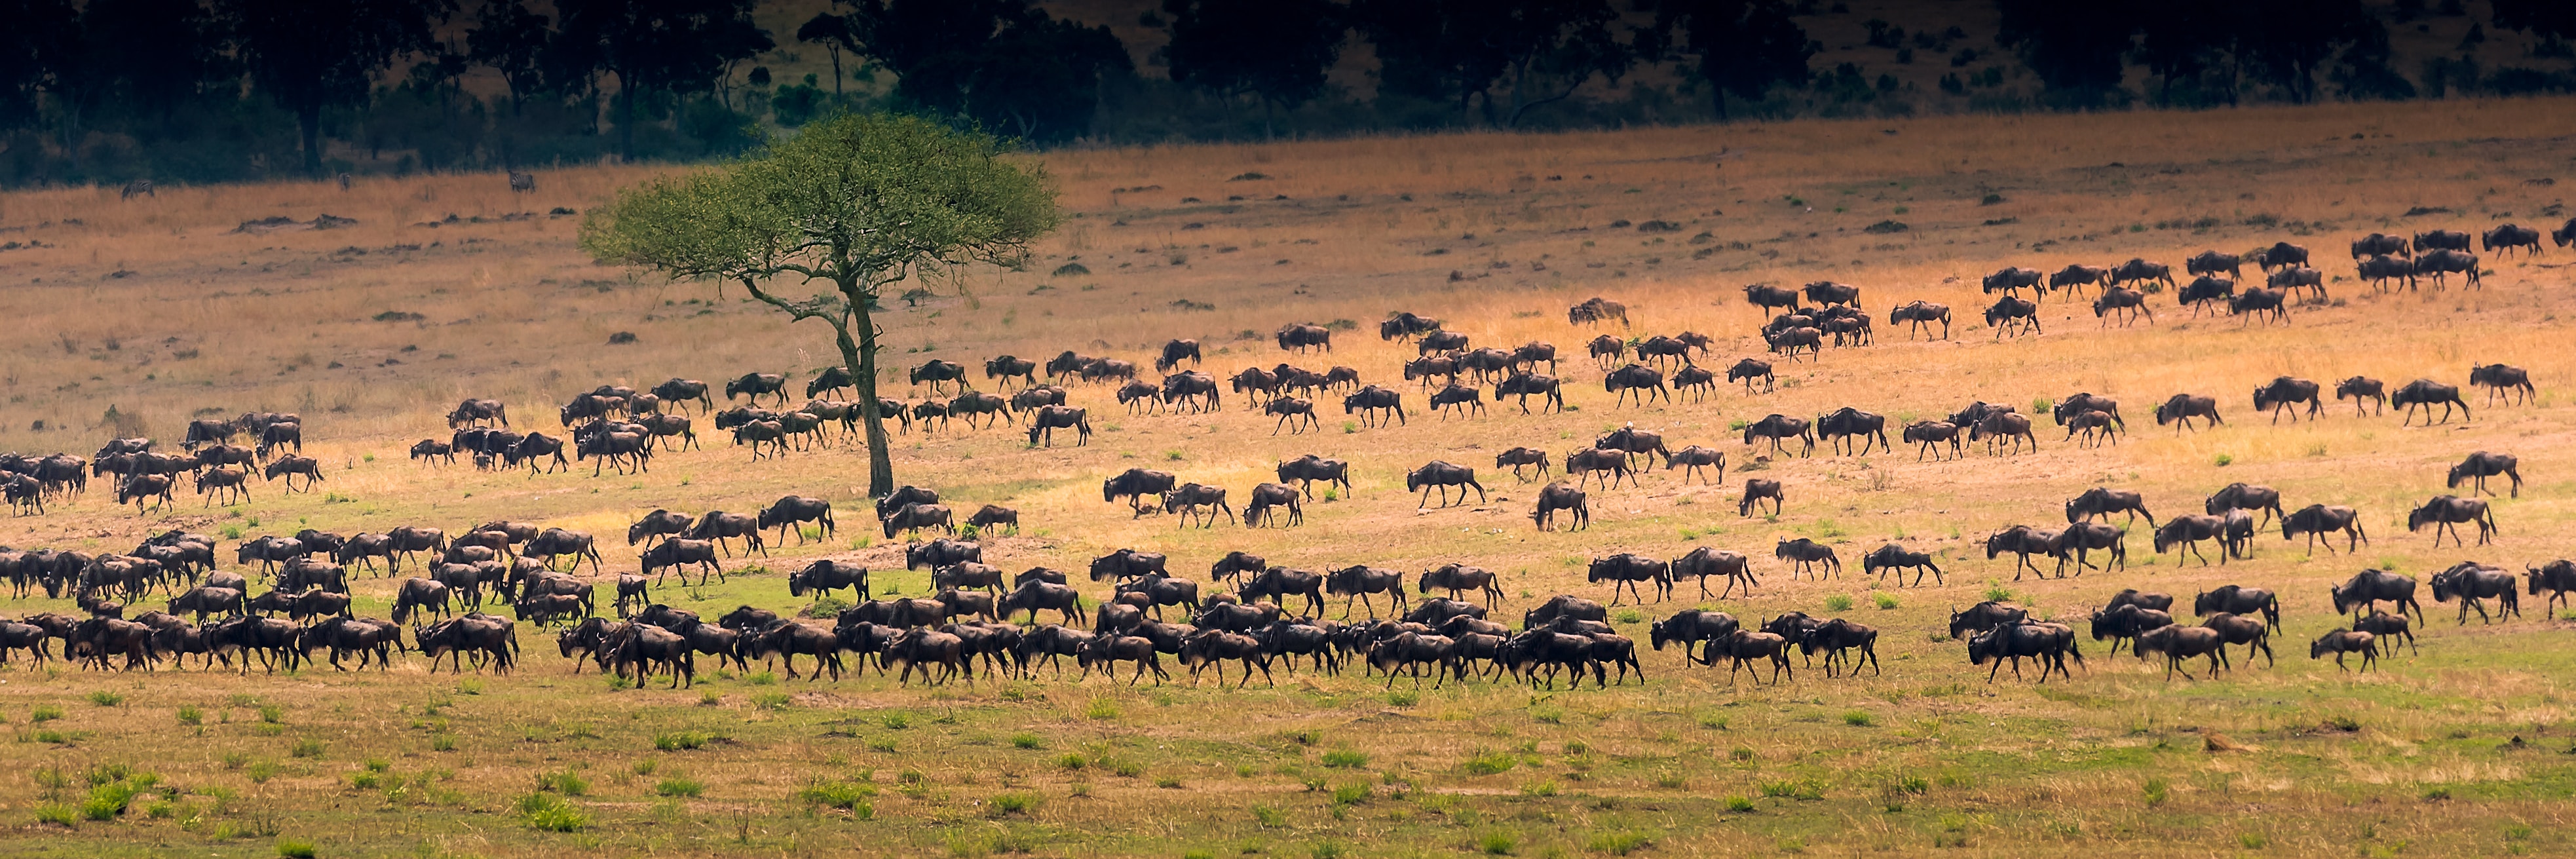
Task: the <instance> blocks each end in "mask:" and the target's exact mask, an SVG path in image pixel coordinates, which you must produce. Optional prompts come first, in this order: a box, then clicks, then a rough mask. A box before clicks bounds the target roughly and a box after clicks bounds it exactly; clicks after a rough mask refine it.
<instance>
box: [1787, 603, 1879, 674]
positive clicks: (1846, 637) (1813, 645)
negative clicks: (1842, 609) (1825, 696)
mask: <svg viewBox="0 0 2576 859" xmlns="http://www.w3.org/2000/svg"><path fill="white" fill-rule="evenodd" d="M1798 647H1799V649H1800V650H1802V651H1804V652H1805V653H1806V654H1807V655H1809V656H1813V655H1815V653H1816V652H1817V651H1820V650H1821V651H1824V654H1825V676H1827V677H1832V676H1834V674H1835V668H1836V667H1837V666H1840V667H1843V668H1848V669H1850V671H1851V674H1852V675H1853V676H1859V674H1860V665H1861V663H1863V662H1866V663H1869V673H1870V674H1872V675H1876V674H1878V673H1880V672H1879V668H1878V630H1876V629H1872V628H1870V627H1868V626H1864V625H1861V624H1857V623H1853V622H1851V621H1849V620H1846V619H1843V618H1839V617H1838V618H1834V619H1832V620H1828V621H1825V622H1824V623H1822V624H1819V625H1817V626H1816V628H1814V629H1810V630H1807V632H1806V634H1805V635H1804V636H1803V640H1802V641H1800V642H1799V643H1798ZM1853 650H1857V651H1860V656H1858V657H1857V658H1855V657H1852V656H1851V655H1850V654H1849V651H1853Z"/></svg>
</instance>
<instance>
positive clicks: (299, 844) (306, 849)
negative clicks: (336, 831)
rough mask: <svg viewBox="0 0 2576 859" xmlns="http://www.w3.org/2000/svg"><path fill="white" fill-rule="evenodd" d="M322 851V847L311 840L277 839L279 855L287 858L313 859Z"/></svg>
mask: <svg viewBox="0 0 2576 859" xmlns="http://www.w3.org/2000/svg"><path fill="white" fill-rule="evenodd" d="M320 852H321V848H318V847H315V846H313V842H310V841H297V840H295V839H293V838H280V839H277V855H279V856H283V857H285V859H313V857H314V855H315V854H317V853H320Z"/></svg>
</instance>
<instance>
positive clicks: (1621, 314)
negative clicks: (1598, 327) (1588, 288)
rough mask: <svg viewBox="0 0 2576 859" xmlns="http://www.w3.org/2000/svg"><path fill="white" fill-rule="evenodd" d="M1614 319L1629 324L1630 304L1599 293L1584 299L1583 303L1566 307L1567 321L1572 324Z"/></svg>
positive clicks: (1622, 323)
mask: <svg viewBox="0 0 2576 859" xmlns="http://www.w3.org/2000/svg"><path fill="white" fill-rule="evenodd" d="M1612 319H1616V320H1619V324H1620V325H1622V326H1625V325H1627V324H1628V305H1625V304H1621V303H1619V302H1616V301H1611V300H1609V299H1606V298H1602V297H1601V296H1598V295H1595V296H1593V297H1591V298H1587V299H1584V300H1583V303H1581V304H1577V305H1574V306H1573V307H1569V308H1566V311H1565V321H1566V323H1567V324H1570V325H1587V324H1590V323H1595V322H1607V321H1610V320H1612Z"/></svg>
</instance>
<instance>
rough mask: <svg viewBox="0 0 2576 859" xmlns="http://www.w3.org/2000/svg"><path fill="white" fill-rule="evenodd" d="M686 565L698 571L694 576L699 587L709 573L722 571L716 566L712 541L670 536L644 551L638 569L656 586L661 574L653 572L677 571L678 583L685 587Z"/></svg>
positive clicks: (714, 546) (719, 573)
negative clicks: (678, 574)
mask: <svg viewBox="0 0 2576 859" xmlns="http://www.w3.org/2000/svg"><path fill="white" fill-rule="evenodd" d="M690 566H697V567H700V568H702V569H701V570H700V571H699V573H698V583H699V584H700V585H704V584H706V577H707V575H709V574H710V573H712V574H716V575H722V574H723V573H724V569H723V568H722V567H719V566H717V565H716V544H715V541H713V540H691V539H687V538H683V537H673V538H671V539H668V540H664V541H662V542H660V543H656V544H654V545H653V548H650V549H646V550H644V555H643V561H642V567H641V569H642V571H643V574H644V575H647V576H652V577H653V581H654V583H655V584H660V583H661V581H662V575H661V574H660V573H659V572H657V571H659V570H663V569H676V570H680V571H681V572H680V581H681V583H682V584H686V583H688V579H689V576H688V571H687V570H686V569H685V568H686V567H690Z"/></svg>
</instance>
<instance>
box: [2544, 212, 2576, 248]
mask: <svg viewBox="0 0 2576 859" xmlns="http://www.w3.org/2000/svg"><path fill="white" fill-rule="evenodd" d="M2549 243H2550V244H2554V245H2557V246H2559V247H2562V248H2563V247H2566V246H2568V245H2571V244H2576V218H2569V219H2567V223H2564V224H2560V225H2559V226H2558V229H2555V230H2550V231H2549Z"/></svg>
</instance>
